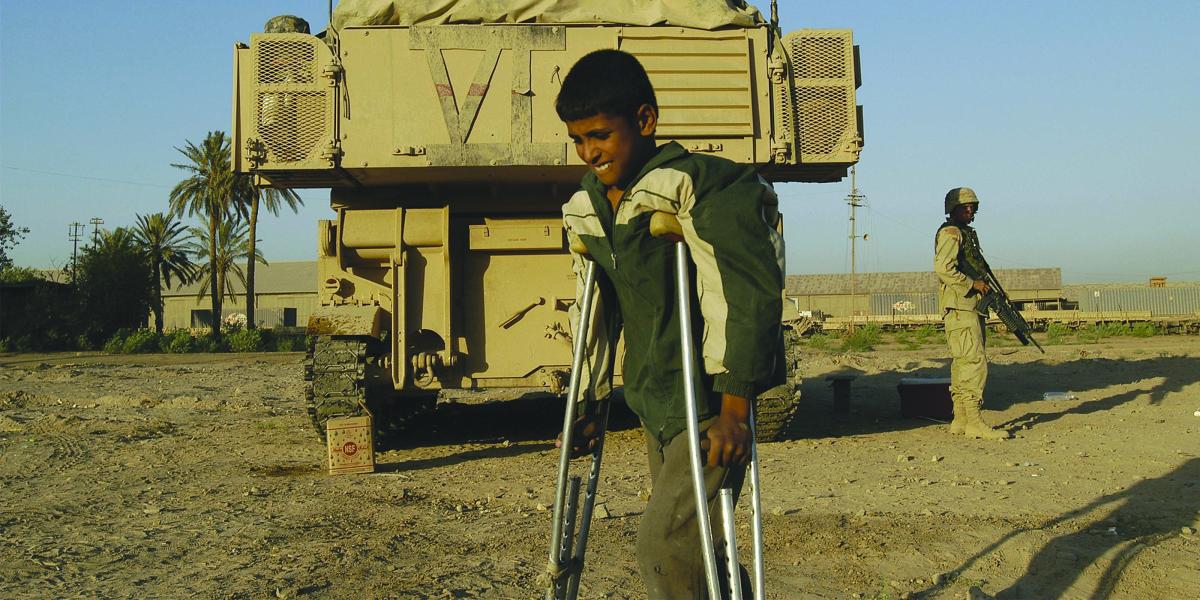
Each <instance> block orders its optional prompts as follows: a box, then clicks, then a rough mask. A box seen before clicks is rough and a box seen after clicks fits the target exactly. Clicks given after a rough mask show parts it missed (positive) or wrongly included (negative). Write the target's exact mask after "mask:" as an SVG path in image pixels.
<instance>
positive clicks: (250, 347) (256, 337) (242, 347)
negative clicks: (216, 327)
mask: <svg viewBox="0 0 1200 600" xmlns="http://www.w3.org/2000/svg"><path fill="white" fill-rule="evenodd" d="M225 338H226V341H227V342H228V343H229V349H230V350H232V351H233V352H261V351H262V350H263V346H264V343H263V342H264V340H263V338H264V336H263V333H262V330H261V329H239V330H237V331H232V332H230V333H229V335H227V336H225Z"/></svg>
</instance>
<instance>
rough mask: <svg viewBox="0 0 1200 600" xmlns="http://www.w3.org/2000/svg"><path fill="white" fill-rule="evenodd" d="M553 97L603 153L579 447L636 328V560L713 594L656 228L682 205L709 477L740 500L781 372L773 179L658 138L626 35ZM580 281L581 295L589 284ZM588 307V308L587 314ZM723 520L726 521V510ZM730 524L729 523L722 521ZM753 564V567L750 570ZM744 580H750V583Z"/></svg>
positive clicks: (588, 235)
mask: <svg viewBox="0 0 1200 600" xmlns="http://www.w3.org/2000/svg"><path fill="white" fill-rule="evenodd" d="M555 108H556V109H557V111H558V115H559V117H560V118H561V119H562V120H563V122H564V123H566V125H567V131H568V133H569V135H570V138H571V140H572V141H573V142H574V144H575V149H576V152H577V153H578V154H579V157H580V158H581V159H583V161H584V162H585V163H586V164H587V165H588V166H589V167H590V170H589V172H588V173H587V174H586V175H585V176H584V178H583V182H582V187H583V189H582V190H581V191H579V192H577V193H576V194H575V195H574V196H573V197H572V198H571V199H570V200H569V201H568V202H567V204H566V205H564V206H563V222H564V225H565V227H566V229H567V234H568V237H569V238H570V240H571V242H572V246H573V247H579V246H580V245H582V247H583V248H586V258H585V257H584V256H583V255H581V254H579V253H575V252H573V258H574V261H575V268H576V273H579V274H582V273H583V272H584V266H583V265H584V264H585V260H591V261H594V262H595V264H596V266H597V267H598V268H597V269H596V270H597V276H596V284H595V288H594V290H595V293H596V295H597V300H598V301H597V302H596V303H595V304H596V306H595V308H593V309H592V311H593V315H594V317H593V318H592V320H591V324H592V331H591V333H590V335H589V338H591V339H590V340H589V341H590V343H589V344H588V346H589V351H590V352H589V355H588V357H587V360H586V361H585V366H584V373H583V377H584V378H585V379H584V385H583V387H584V388H585V390H584V391H583V392H582V393H580V394H579V396H578V397H577V398H572V399H571V400H583V401H585V402H584V406H583V407H582V410H581V411H580V414H581V416H580V418H579V419H578V420H577V421H576V424H575V427H574V429H573V432H572V433H573V435H572V436H571V437H572V440H571V446H572V448H571V450H572V451H573V453H574V454H576V455H582V454H585V453H587V452H589V451H590V450H591V449H593V448H594V444H595V443H596V436H597V434H598V433H599V430H600V427H599V426H598V423H597V421H598V419H597V418H596V417H595V414H596V412H597V411H596V409H595V408H594V403H595V401H596V400H598V399H601V398H604V397H605V396H606V395H607V393H608V391H609V388H610V386H611V375H612V369H611V367H612V361H613V349H614V347H615V345H616V341H617V338H618V336H619V335H620V333H621V332H624V335H625V357H624V364H623V369H622V372H623V376H624V385H625V399H626V403H627V404H628V405H629V407H630V409H631V410H633V412H634V413H636V414H637V415H638V417H639V418H640V420H641V423H642V426H643V429H644V432H645V437H646V448H647V456H648V459H649V463H650V476H651V480H652V482H653V490H652V493H651V497H650V502H649V504H648V505H647V506H646V510H645V512H644V515H643V518H642V522H641V526H640V527H639V530H638V540H637V559H638V567H639V570H640V573H641V576H642V579H643V581H644V582H645V585H646V591H647V596H648V597H649V598H651V599H669V600H679V599H686V598H697V599H699V598H705V597H707V596H708V593H707V591H706V590H707V589H708V588H707V584H706V580H705V570H704V561H703V560H702V556H701V542H700V536H699V533H698V527H697V522H696V498H695V496H694V495H693V487H692V476H691V470H690V461H689V448H688V444H687V436H686V435H680V434H681V433H682V432H683V431H684V430H685V429H686V428H687V410H686V406H685V402H684V391H683V390H684V377H683V361H682V359H681V346H680V335H681V329H680V321H679V305H678V303H677V300H676V298H677V296H676V289H675V285H676V281H677V273H676V271H675V261H674V256H675V253H674V244H673V239H672V236H665V237H656V236H654V235H652V234H651V232H650V228H649V222H650V218H651V216H652V215H653V214H654V213H655V212H664V213H669V214H671V215H673V216H674V217H675V218H676V219H677V220H678V222H679V226H680V229H681V234H682V236H681V237H682V238H683V241H685V242H686V244H687V247H688V249H689V250H690V255H691V265H690V268H691V270H692V273H690V274H689V275H690V280H691V281H692V282H693V283H692V290H691V292H690V293H689V294H688V297H689V298H690V305H691V306H692V307H693V308H694V310H692V311H691V314H692V315H693V318H692V323H689V324H688V325H689V326H690V330H691V331H692V332H693V333H694V335H693V338H694V339H695V340H696V344H695V345H696V346H697V347H696V348H695V354H696V356H697V358H698V362H700V363H701V364H700V367H701V368H700V381H699V390H700V399H701V401H700V402H699V403H698V404H699V406H698V419H699V430H700V431H701V432H702V433H701V436H700V439H701V440H702V442H701V445H702V447H703V448H704V451H705V457H706V464H705V465H704V467H703V479H704V489H705V491H706V493H707V500H708V504H709V507H710V510H711V508H712V507H713V506H714V499H715V497H716V495H717V490H718V489H720V488H732V490H733V496H734V498H735V499H736V497H737V495H738V493H739V492H740V490H741V487H742V482H743V480H744V478H745V475H746V468H745V466H746V463H747V461H748V460H749V457H750V452H751V448H752V443H753V437H752V435H751V428H750V422H751V411H753V408H754V407H753V402H754V398H755V397H756V395H757V394H758V393H760V392H762V391H764V390H767V389H769V388H771V387H773V386H775V385H778V384H780V383H783V381H784V375H785V374H784V372H783V364H784V363H783V337H782V332H781V327H780V315H781V312H782V306H781V298H782V288H783V273H784V269H783V239H782V237H781V236H780V235H779V233H778V229H777V225H778V221H779V211H778V202H777V198H776V196H775V193H774V191H773V190H772V189H771V187H770V185H769V184H768V183H767V182H765V181H764V180H763V179H762V178H760V177H759V176H758V174H757V173H756V172H755V171H754V169H753V168H752V167H749V166H746V165H738V164H736V163H733V162H731V161H728V160H725V159H722V158H716V157H709V156H700V155H695V154H690V153H688V152H687V151H686V150H684V149H683V147H682V146H680V145H679V144H677V143H674V142H672V143H668V144H665V145H663V146H661V147H659V146H658V145H657V143H656V141H655V131H656V128H657V125H658V103H657V100H656V98H655V93H654V89H653V87H652V86H651V84H650V80H649V78H648V77H647V75H646V72H645V70H644V69H643V68H642V66H641V64H639V63H638V61H637V60H636V59H635V58H634V57H633V56H631V55H629V54H626V53H624V52H621V51H617V50H600V51H597V52H593V53H591V54H588V55H587V56H584V57H583V58H582V59H580V60H579V62H578V63H576V64H575V65H574V66H573V67H572V68H571V71H570V73H568V74H567V76H566V77H565V78H564V79H563V83H562V89H561V91H560V92H559V96H558V99H557V101H556V105H555ZM580 280H581V284H580V286H579V290H578V295H579V298H578V299H577V300H580V301H577V302H576V306H581V304H582V302H581V300H582V297H583V295H585V294H592V293H593V290H592V289H584V286H583V285H582V277H580ZM584 318H586V316H585V317H584ZM717 522H719V520H717ZM712 529H713V532H714V534H715V536H716V537H717V538H718V539H721V537H722V534H721V531H720V529H721V528H720V527H713V528H712ZM743 579H744V578H743ZM743 589H745V590H749V586H748V585H744V586H743Z"/></svg>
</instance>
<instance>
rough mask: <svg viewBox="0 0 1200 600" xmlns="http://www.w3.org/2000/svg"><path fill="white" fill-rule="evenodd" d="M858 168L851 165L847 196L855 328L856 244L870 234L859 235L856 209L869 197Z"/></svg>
mask: <svg viewBox="0 0 1200 600" xmlns="http://www.w3.org/2000/svg"><path fill="white" fill-rule="evenodd" d="M856 174H857V173H856V168H855V167H850V195H849V196H846V204H849V205H850V328H851V329H853V328H854V315H855V312H856V311H855V308H854V306H855V303H856V301H857V296H858V282H857V280H856V278H857V275H858V264H857V257H856V256H855V245H856V244H857V242H858V238H860V237H861V238H862V239H863V241H864V242H865V241H867V239H868V238H869V237H870V235H869V234H866V233H864V234H862V235H858V230H857V221H856V215H855V211H856V209H858V207H860V206H863V205H864V204H865V203H866V200H867V197H866V196H864V195H862V194H860V193H858V179H857V177H856Z"/></svg>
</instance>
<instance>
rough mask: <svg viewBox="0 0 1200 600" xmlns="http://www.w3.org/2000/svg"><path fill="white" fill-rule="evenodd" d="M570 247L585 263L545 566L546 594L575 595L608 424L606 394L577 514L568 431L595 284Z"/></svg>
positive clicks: (551, 597) (591, 266) (557, 599)
mask: <svg viewBox="0 0 1200 600" xmlns="http://www.w3.org/2000/svg"><path fill="white" fill-rule="evenodd" d="M571 250H572V251H573V252H575V253H577V254H580V255H582V256H583V257H584V258H583V260H584V263H585V264H586V265H587V269H586V272H585V275H584V290H586V291H585V292H584V295H583V302H582V304H581V306H580V310H579V323H578V324H577V325H576V327H575V338H574V340H573V342H574V343H573V346H574V350H573V356H572V360H571V379H570V384H569V385H568V386H567V410H566V415H565V416H564V417H563V431H562V452H561V453H560V454H559V459H558V487H557V489H556V490H555V493H554V522H553V524H552V525H551V529H550V556H549V561H548V563H547V567H546V575H547V577H546V579H547V584H546V600H574V599H575V597H576V596H577V595H578V594H579V578H580V576H581V575H582V573H583V560H584V553H585V552H586V551H587V536H588V531H589V529H590V526H591V521H592V510H593V508H594V507H595V505H596V485H597V484H598V483H599V481H600V459H601V458H602V457H603V454H604V432H605V429H606V428H607V427H608V399H604V400H601V401H600V406H599V411H598V414H597V415H596V427H597V430H596V446H595V448H593V449H592V464H591V469H590V471H589V472H588V482H587V490H586V491H585V492H584V497H583V498H584V500H583V513H582V515H579V514H578V509H579V487H580V480H579V477H578V476H574V477H570V464H571V450H572V439H571V438H572V437H573V433H574V430H575V406H576V401H577V399H578V398H579V390H580V387H581V383H580V382H581V380H582V379H583V361H584V360H585V359H586V358H587V340H588V325H589V324H590V323H591V316H592V289H593V288H594V287H595V284H596V263H595V262H594V261H592V260H591V259H590V258H588V256H587V248H586V247H583V246H582V244H578V245H576V244H572V247H571ZM576 516H579V517H580V523H579V535H578V536H576V535H575V523H576Z"/></svg>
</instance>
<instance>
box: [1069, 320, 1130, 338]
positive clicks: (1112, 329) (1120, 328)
mask: <svg viewBox="0 0 1200 600" xmlns="http://www.w3.org/2000/svg"><path fill="white" fill-rule="evenodd" d="M1128 333H1129V328H1128V327H1126V326H1125V324H1124V323H1093V324H1091V325H1089V326H1087V327H1085V328H1083V329H1080V330H1079V339H1080V340H1082V341H1085V342H1096V341H1099V340H1101V339H1104V338H1108V337H1114V336H1120V335H1127V334H1128Z"/></svg>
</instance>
